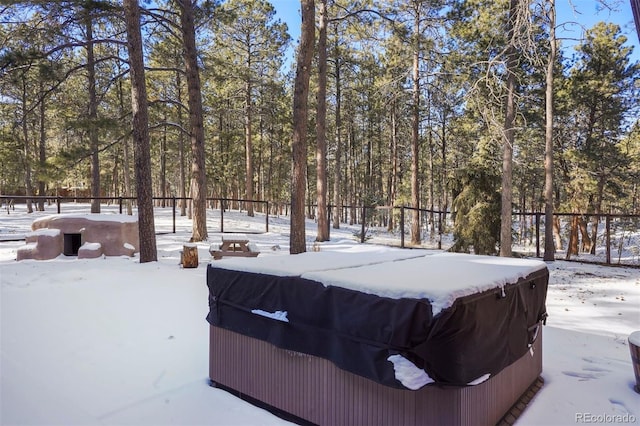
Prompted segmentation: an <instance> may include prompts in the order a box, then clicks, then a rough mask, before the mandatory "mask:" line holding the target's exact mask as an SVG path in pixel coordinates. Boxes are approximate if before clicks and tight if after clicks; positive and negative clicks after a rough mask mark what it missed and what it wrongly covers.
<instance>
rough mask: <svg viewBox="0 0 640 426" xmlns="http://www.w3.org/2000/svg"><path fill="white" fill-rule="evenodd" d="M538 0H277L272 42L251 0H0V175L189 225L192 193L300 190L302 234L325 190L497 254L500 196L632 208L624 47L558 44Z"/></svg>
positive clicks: (633, 144)
mask: <svg viewBox="0 0 640 426" xmlns="http://www.w3.org/2000/svg"><path fill="white" fill-rule="evenodd" d="M555 1H558V2H560V1H567V0H315V1H313V0H302V1H301V2H296V1H292V6H291V7H295V8H301V10H302V12H303V15H304V13H305V11H306V16H307V17H311V18H310V19H312V20H313V22H314V23H315V32H314V31H313V27H310V29H309V27H307V31H306V33H305V32H304V30H305V27H304V24H305V22H304V19H303V25H302V26H303V33H302V36H301V40H300V49H299V51H298V52H296V54H295V57H294V58H293V60H291V58H289V57H288V55H287V53H286V52H287V51H288V49H289V48H290V47H291V46H292V45H296V46H297V44H296V43H297V41H295V40H292V39H291V37H290V35H289V33H288V31H289V29H288V28H287V25H286V24H284V23H283V22H281V21H280V20H279V19H277V16H276V14H275V10H274V8H273V6H272V5H271V4H270V3H269V2H268V0H225V1H211V0H208V1H192V0H156V1H153V2H152V1H143V2H140V4H138V1H124V2H120V1H110V0H67V1H56V2H53V1H45V0H32V1H7V0H0V162H1V164H2V167H0V194H2V195H3V194H15V195H27V196H34V195H45V194H46V195H58V194H73V193H77V191H80V192H81V193H83V194H85V195H86V196H93V197H100V196H103V197H119V196H123V197H130V196H134V197H135V196H140V195H142V194H143V193H144V194H145V196H146V197H147V198H149V196H150V194H152V195H153V196H156V197H172V196H176V197H180V198H190V199H191V198H192V199H193V204H187V203H184V202H183V203H182V204H181V214H183V215H186V214H189V215H192V216H193V219H194V232H193V237H192V240H194V241H201V240H205V239H206V238H207V232H206V224H205V223H204V221H205V218H206V216H205V215H206V213H205V212H204V208H205V201H204V200H205V199H206V198H207V197H217V198H233V199H247V200H267V201H270V202H272V203H274V204H275V203H281V204H282V205H285V204H291V210H292V214H294V213H295V212H294V207H295V209H296V211H297V212H299V213H295V214H303V215H304V214H306V215H309V214H316V213H315V210H310V209H306V208H305V207H304V206H308V205H319V208H318V213H317V214H318V215H319V216H321V217H320V218H318V227H319V228H318V229H319V230H318V240H320V241H321V240H324V239H326V238H327V237H328V232H327V233H325V232H324V230H325V228H326V227H328V226H329V225H330V224H329V223H327V220H326V217H327V208H326V207H327V205H329V204H331V205H334V206H340V205H349V206H359V205H366V206H399V205H405V206H410V207H413V208H414V209H416V210H413V212H414V214H415V215H416V217H414V218H413V221H412V224H413V225H412V231H411V238H412V242H413V243H415V244H417V243H419V242H420V232H419V230H417V228H415V227H417V226H419V221H418V220H417V214H418V210H417V209H418V208H420V209H428V210H437V211H445V212H449V213H450V214H451V215H453V216H454V218H455V229H454V235H455V238H456V244H455V249H457V250H460V251H467V250H468V249H469V247H470V246H472V247H473V248H474V250H475V252H477V253H480V252H482V253H496V252H497V250H498V249H500V253H501V254H502V255H509V254H510V245H508V244H506V243H505V241H506V242H508V241H509V240H510V238H511V222H510V220H511V219H510V218H508V219H505V209H506V212H507V213H506V214H509V213H510V212H511V211H529V212H530V211H537V212H544V211H545V204H546V206H547V207H548V208H549V207H550V208H551V209H552V210H551V211H555V212H579V213H588V214H591V215H594V216H593V217H596V216H595V215H597V214H604V213H624V214H639V213H640V187H639V183H640V121H639V117H640V114H639V113H640V108H639V105H640V103H638V101H637V100H638V99H639V97H638V94H639V93H638V92H639V90H640V83H639V82H640V65H639V64H638V63H637V62H633V61H632V60H631V59H630V58H631V53H632V51H631V47H629V46H628V45H627V43H626V41H627V40H626V37H625V36H624V35H622V33H621V29H620V28H619V27H618V26H617V25H615V24H611V23H604V22H602V23H598V24H596V25H595V26H593V27H592V28H585V32H584V37H583V38H582V39H581V40H579V41H577V42H576V44H575V49H573V50H566V49H564V50H563V49H558V47H562V43H563V41H562V40H557V39H556V38H555V29H556V28H557V27H559V26H560V25H562V23H560V22H555V12H554V7H555ZM604 4H605V5H606V3H604ZM138 7H140V9H139V10H138V11H139V12H140V15H139V17H138V18H136V17H135V16H133V15H132V10H131V9H132V8H134V9H137V8H138ZM314 12H315V13H314ZM132 18H133V20H132ZM303 18H304V16H303ZM135 19H137V21H135ZM135 22H139V23H140V26H139V31H140V33H141V42H142V50H143V58H142V59H143V61H142V62H143V65H138V67H142V66H143V68H144V69H141V70H137V71H136V72H134V70H133V68H134V66H135V64H136V63H138V62H137V61H135V60H134V57H133V53H132V52H135V50H132V31H133V30H132V29H131V25H132V23H135ZM307 24H308V22H307ZM134 32H135V31H134ZM304 34H307V36H308V37H311V39H306V40H305V37H304ZM305 53H306V54H308V56H305V55H304V54H305ZM305 59H306V60H310V65H307V63H308V62H307V61H305ZM305 73H306V74H307V78H308V81H307V82H306V84H307V87H306V92H304V91H303V92H304V93H303V92H298V90H299V89H300V90H301V91H302V89H304V88H305V87H304V74H305ZM140 76H142V80H138V81H137V82H136V79H139V78H140ZM140 85H142V87H140ZM145 86H146V87H145ZM132 89H133V90H132ZM141 89H144V90H141ZM296 94H298V96H295V95H296ZM301 95H302V96H304V99H300V96H301ZM138 96H144V97H146V102H144V101H143V99H144V98H140V97H138ZM294 98H296V99H295V100H294ZM136 100H137V101H138V104H136V103H135V101H136ZM140 101H143V102H144V103H145V108H144V109H145V110H146V111H141V110H140V109H139V108H138V107H137V106H136V105H138V106H139V102H140ZM297 108H303V109H304V111H302V110H297ZM140 112H143V113H145V112H146V116H147V118H146V119H145V120H146V121H147V122H148V126H146V132H147V135H146V136H145V135H144V132H136V130H135V126H134V127H133V131H132V122H134V123H135V120H136V117H138V115H137V114H138V113H140ZM301 120H304V123H301V122H300V121H301ZM301 124H304V125H301ZM138 130H140V129H138ZM300 132H303V133H302V134H301V133H300ZM145 137H146V138H147V139H148V141H147V144H146V145H145V143H144V138H145ZM145 146H146V148H145ZM141 149H142V151H141ZM294 154H295V155H297V157H298V158H297V160H296V161H293V158H294ZM145 156H148V157H149V164H148V166H145V163H144V162H142V163H139V161H142V160H144V158H145ZM300 156H302V157H300ZM546 156H548V161H546V162H545V157H546ZM551 159H552V161H551ZM305 160H306V161H305ZM139 164H140V165H139ZM146 167H148V168H149V170H148V173H149V174H150V179H149V180H148V181H146V180H144V179H145V177H144V176H138V173H139V172H141V171H142V172H144V170H143V169H144V168H146ZM136 182H138V185H140V182H150V183H149V184H148V185H145V188H144V191H143V190H142V189H141V188H139V187H138V185H136ZM149 185H150V186H151V187H150V188H149V187H147V186H149ZM292 194H294V197H292ZM550 195H551V196H552V197H551V198H552V199H549V196H550ZM139 202H140V199H139ZM261 205H262V204H260V203H256V204H255V208H259V207H258V206H261ZM300 206H302V208H300ZM139 207H141V206H139ZM31 208H32V207H31V205H29V209H31ZM33 208H34V209H41V208H43V206H42V204H37V203H36V204H35V205H34V207H33ZM246 208H247V214H249V215H253V214H254V205H253V204H252V203H247V205H246ZM99 209H100V205H99V202H95V203H94V205H93V206H92V211H94V212H99ZM339 211H342V210H337V209H336V211H335V212H334V214H333V215H332V217H333V219H334V221H333V226H334V227H339V226H340V223H339V217H340V213H339ZM501 218H502V220H501ZM556 219H557V218H556ZM595 220H597V217H596V219H595ZM579 222H580V220H579V219H577V222H576V223H575V224H573V228H574V229H578V228H580V227H581V226H582V225H584V223H579ZM583 222H584V221H583ZM292 223H293V217H292ZM148 226H150V227H151V228H152V227H153V223H152V222H151V223H150V224H149V225H148ZM393 226H394V223H393V222H392V223H390V224H389V227H390V228H392V227H393ZM557 226H560V225H559V222H558V224H557ZM292 233H293V231H292ZM501 235H502V236H501ZM296 238H297V241H299V242H300V241H301V244H303V243H304V234H303V235H302V237H301V238H300V236H299V235H298V236H297V237H296ZM583 242H584V238H583ZM507 246H508V247H507ZM297 251H298V252H299V251H304V247H299V248H298V250H297ZM149 256H151V258H152V257H153V256H152V255H149Z"/></svg>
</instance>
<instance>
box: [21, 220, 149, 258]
mask: <svg viewBox="0 0 640 426" xmlns="http://www.w3.org/2000/svg"><path fill="white" fill-rule="evenodd" d="M31 229H32V230H33V232H31V233H29V234H28V235H27V237H26V244H25V245H24V246H22V247H20V248H18V253H17V260H23V259H37V260H46V259H53V258H56V257H58V256H60V255H61V254H64V255H66V256H78V258H79V259H82V258H85V259H91V258H97V257H100V256H102V255H105V256H133V254H134V253H136V252H138V251H139V247H140V240H139V235H138V220H137V218H136V217H134V216H128V215H113V214H86V215H77V214H68V215H65V214H58V215H52V216H46V217H43V218H40V219H36V220H35V221H34V222H33V224H32V225H31Z"/></svg>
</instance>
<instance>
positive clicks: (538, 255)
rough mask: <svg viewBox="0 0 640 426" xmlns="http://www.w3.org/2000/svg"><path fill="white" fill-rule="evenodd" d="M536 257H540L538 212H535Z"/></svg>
mask: <svg viewBox="0 0 640 426" xmlns="http://www.w3.org/2000/svg"><path fill="white" fill-rule="evenodd" d="M544 226H545V227H546V226H547V224H546V223H545V224H544ZM536 257H540V212H536Z"/></svg>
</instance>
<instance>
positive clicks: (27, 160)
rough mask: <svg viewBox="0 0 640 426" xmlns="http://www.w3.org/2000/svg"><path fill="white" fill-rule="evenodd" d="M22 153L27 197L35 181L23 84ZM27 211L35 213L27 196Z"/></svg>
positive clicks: (24, 85) (31, 191) (25, 93)
mask: <svg viewBox="0 0 640 426" xmlns="http://www.w3.org/2000/svg"><path fill="white" fill-rule="evenodd" d="M21 101H22V139H23V145H22V153H23V162H24V190H25V195H26V196H27V197H31V196H33V183H32V182H31V149H29V123H28V122H27V110H28V108H27V87H26V83H25V82H23V85H22V99H21ZM25 201H26V204H27V213H33V204H32V201H31V198H27V199H26V200H25Z"/></svg>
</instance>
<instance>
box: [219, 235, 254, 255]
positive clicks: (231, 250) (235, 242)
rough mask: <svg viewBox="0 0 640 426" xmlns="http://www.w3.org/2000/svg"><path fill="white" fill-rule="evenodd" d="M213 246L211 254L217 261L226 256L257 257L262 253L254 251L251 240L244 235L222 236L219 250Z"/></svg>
mask: <svg viewBox="0 0 640 426" xmlns="http://www.w3.org/2000/svg"><path fill="white" fill-rule="evenodd" d="M214 246H215V245H214V244H212V245H211V246H210V247H209V253H211V256H212V257H213V258H214V259H215V260H218V259H222V258H223V257H225V256H235V257H256V256H258V254H260V252H258V251H257V250H254V249H253V248H252V247H251V246H250V244H249V238H247V236H246V235H244V234H230V235H223V236H222V244H220V245H218V247H217V249H216V248H215V247H214Z"/></svg>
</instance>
